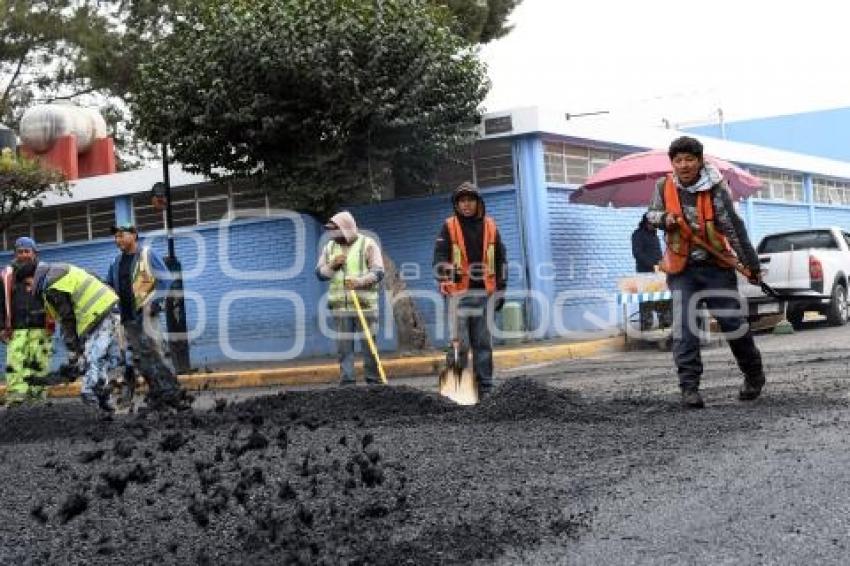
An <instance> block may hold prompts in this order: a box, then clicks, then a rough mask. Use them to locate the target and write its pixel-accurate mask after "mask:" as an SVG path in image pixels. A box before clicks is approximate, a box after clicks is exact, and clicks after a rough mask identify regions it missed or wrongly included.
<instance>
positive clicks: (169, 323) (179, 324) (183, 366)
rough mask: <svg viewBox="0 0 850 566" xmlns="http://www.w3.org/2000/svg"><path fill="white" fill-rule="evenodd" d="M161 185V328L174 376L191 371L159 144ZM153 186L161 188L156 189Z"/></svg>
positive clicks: (165, 159)
mask: <svg viewBox="0 0 850 566" xmlns="http://www.w3.org/2000/svg"><path fill="white" fill-rule="evenodd" d="M162 180H163V182H162V183H157V184H156V185H154V188H153V192H154V195H156V194H157V192H164V195H165V233H166V236H167V238H168V255H167V256H165V258H164V261H165V265H166V267H168V271H170V272H171V288H170V289H169V293H168V296H167V297H166V299H165V326H166V329H167V330H168V346H169V350H170V352H171V361H172V363H173V364H174V369H175V371H177V373H186V372H187V371H189V370H190V369H191V366H192V363H191V361H190V359H189V341H188V340H187V339H186V333H187V330H186V302H185V300H184V296H183V268H182V266H181V265H180V261H178V259H177V252H175V251H174V216H173V213H172V208H171V177H170V175H169V172H168V146H167V145H166V144H165V143H163V144H162ZM157 185H163V186H161V187H157Z"/></svg>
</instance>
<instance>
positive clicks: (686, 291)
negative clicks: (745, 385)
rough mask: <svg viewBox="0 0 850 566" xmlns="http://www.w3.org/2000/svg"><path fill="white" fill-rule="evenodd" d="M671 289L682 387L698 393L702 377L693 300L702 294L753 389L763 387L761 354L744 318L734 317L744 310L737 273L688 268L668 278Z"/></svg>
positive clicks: (699, 266) (710, 267)
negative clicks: (737, 311) (736, 311)
mask: <svg viewBox="0 0 850 566" xmlns="http://www.w3.org/2000/svg"><path fill="white" fill-rule="evenodd" d="M667 286H668V287H669V288H670V291H671V292H672V293H673V358H674V359H675V361H676V366H677V368H678V372H679V386H680V387H681V388H682V389H697V388H699V383H700V377H701V376H702V370H703V367H702V358H701V356H700V343H699V336H697V335H696V334H695V332H694V329H695V326H696V310H695V307H696V304H695V302H694V301H693V300H692V299H694V296H695V295H697V294H698V293H700V294H703V295H704V296H702V300H701V302H704V303H705V305H706V306H707V307H708V310H709V311H710V312H711V314H712V316H714V318H715V319H716V320H717V323H718V324H719V325H720V330H721V331H722V332H723V333H724V335H725V337H726V340H727V342H728V343H729V347H730V349H731V350H732V355H734V356H735V360H736V361H737V362H738V367H739V368H740V369H741V371H742V372H743V373H744V377H745V379H746V380H747V381H748V382H749V383H751V384H753V385H756V386H759V387H760V386H761V385H763V384H764V371H763V369H762V362H761V353H760V352H759V350H758V348H756V345H755V342H754V341H753V335H752V333H751V332H750V327H749V325H748V324H747V321H746V320H745V319H744V317H743V316H742V315H740V314H733V313H732V311H735V310H737V309H740V308H741V307H742V306H743V302H742V300H741V297H740V295H738V280H737V277H736V276H735V272H734V271H732V270H731V269H721V268H719V267H716V266H714V265H688V266H687V267H686V268H685V270H684V271H683V272H682V273H677V274H675V275H668V276H667ZM713 292H719V293H717V294H714V293H713ZM723 311H727V312H723Z"/></svg>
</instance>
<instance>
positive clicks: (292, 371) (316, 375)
mask: <svg viewBox="0 0 850 566" xmlns="http://www.w3.org/2000/svg"><path fill="white" fill-rule="evenodd" d="M624 346H625V343H624V340H623V337H622V336H615V337H612V338H603V339H599V340H589V341H586V342H536V343H533V344H523V345H519V346H503V347H500V348H497V349H495V350H494V352H493V358H494V364H495V366H496V368H497V369H499V370H504V369H511V368H516V367H521V366H525V365H533V364H540V363H545V362H553V361H558V360H571V359H578V358H587V357H590V356H593V355H596V354H599V353H603V352H615V351H621V350H623V349H624ZM382 362H383V364H384V370H385V371H386V374H387V379H388V380H389V381H390V382H392V381H393V379H394V378H404V377H412V376H422V375H433V376H434V377H435V378H436V376H437V374H438V373H439V372H440V371H441V370H442V368H443V367H444V365H445V354H444V353H443V352H436V351H435V352H433V353H429V354H424V355H415V356H389V357H386V358H384V359H382ZM357 367H358V370H360V371H362V364H361V363H360V362H358V364H357ZM338 379H339V365H338V364H337V363H336V362H335V361H334V362H321V363H301V364H299V363H296V362H293V363H291V364H289V365H281V366H279V367H272V368H263V369H250V370H238V371H227V370H219V371H214V372H209V373H194V374H190V375H181V376H180V382H181V383H182V384H183V385H184V386H185V387H186V388H187V389H190V390H201V389H204V390H206V389H243V388H257V387H273V386H281V385H284V386H286V385H289V386H295V385H310V384H322V383H334V382H336V381H337V380H338ZM5 393H6V386H5V385H2V386H0V396H2V397H5ZM79 393H80V383H79V381H76V382H74V383H69V384H67V385H57V386H53V387H50V388H49V389H48V395H49V396H50V397H76V396H77V395H79Z"/></svg>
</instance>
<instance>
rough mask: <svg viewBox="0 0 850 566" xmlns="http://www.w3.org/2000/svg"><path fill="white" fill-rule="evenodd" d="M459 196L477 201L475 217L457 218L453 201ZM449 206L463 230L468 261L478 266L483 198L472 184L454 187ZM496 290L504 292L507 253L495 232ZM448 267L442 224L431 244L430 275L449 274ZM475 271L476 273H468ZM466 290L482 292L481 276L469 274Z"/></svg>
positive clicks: (449, 259)
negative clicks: (432, 267) (466, 195)
mask: <svg viewBox="0 0 850 566" xmlns="http://www.w3.org/2000/svg"><path fill="white" fill-rule="evenodd" d="M462 194H471V195H473V196H475V197H476V198H477V199H478V215H477V216H476V217H475V218H466V217H465V216H463V215H461V214H460V212H458V209H457V201H458V199H459V198H460V196H461V195H462ZM452 207H453V209H454V213H455V216H457V218H458V220H460V227H461V231H463V241H464V244H466V257H467V258H468V259H469V263H470V265H472V264H479V265H480V264H481V263H482V262H483V260H484V258H483V254H484V216H485V206H484V199H483V198H482V197H481V192H480V191H479V190H478V189H477V188H475V187H474V186H473V185H469V184H465V185H461V186H460V187H458V189H457V190H455V192H454V194H453V195H452ZM495 247H496V250H495V252H496V253H495V257H494V259H495V264H496V290H497V291H504V290H505V288H506V287H507V284H508V274H507V257H506V256H507V253H506V251H505V244H504V243H503V242H502V236H501V234H500V233H499V230H498V228H497V229H496V246H495ZM451 264H452V240H451V236H450V235H449V227H448V226H447V225H446V223H445V222H443V226H442V228H441V229H440V235H439V236H437V241H436V243H435V244H434V264H433V265H434V273H435V274H436V275H437V277H438V278H439V277H442V276H446V275H449V274H450V273H451ZM472 271H473V272H475V271H476V270H472ZM469 288H470V289H484V280H483V278H482V277H480V276H479V277H475V276H474V273H472V274H470V282H469Z"/></svg>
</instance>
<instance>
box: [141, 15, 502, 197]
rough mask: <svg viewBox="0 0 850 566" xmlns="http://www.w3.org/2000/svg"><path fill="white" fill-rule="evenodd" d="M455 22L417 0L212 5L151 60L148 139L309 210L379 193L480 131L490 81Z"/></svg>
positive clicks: (145, 101)
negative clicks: (259, 177)
mask: <svg viewBox="0 0 850 566" xmlns="http://www.w3.org/2000/svg"><path fill="white" fill-rule="evenodd" d="M452 23H453V21H452V20H451V19H450V17H449V15H448V14H447V12H446V11H445V10H444V9H440V8H439V7H435V6H430V5H427V4H423V3H422V2H420V1H417V0H394V1H392V2H381V1H380V0H378V1H375V2H361V1H354V0H257V1H252V2H245V1H244V0H221V1H219V2H215V3H214V4H213V3H211V4H210V5H208V6H207V7H206V9H204V10H199V11H198V12H197V13H195V14H192V15H190V16H188V17H185V18H184V19H183V20H182V21H179V22H176V23H175V27H174V33H172V34H171V35H169V36H168V37H167V38H165V39H164V40H162V41H161V42H159V43H158V44H157V45H156V46H155V48H154V50H153V53H152V57H151V59H150V60H149V62H147V63H143V64H142V65H140V67H139V74H138V80H137V82H136V83H135V84H134V86H133V87H132V89H131V90H132V91H133V92H134V94H133V97H132V102H131V108H132V112H133V115H134V118H135V120H136V122H137V131H138V132H139V134H141V135H142V136H144V137H145V138H147V139H149V140H152V141H155V142H166V143H168V144H169V146H170V147H171V148H172V152H173V155H174V158H175V160H177V161H179V162H181V163H183V164H184V165H185V166H188V167H189V168H190V169H191V170H193V171H196V172H201V173H204V174H207V175H210V176H213V177H215V176H217V175H219V174H223V173H224V174H226V173H235V174H240V175H250V174H255V173H259V172H262V173H264V175H263V177H264V178H265V179H272V180H273V181H274V182H275V183H276V186H277V187H279V188H281V189H283V190H285V191H286V193H287V195H288V196H289V197H290V201H291V204H292V205H293V206H297V207H299V208H303V209H307V210H313V211H324V210H327V209H330V208H332V207H333V206H335V204H336V202H337V199H338V198H339V197H343V198H356V197H357V196H358V195H370V194H371V195H377V194H379V193H380V192H381V191H382V190H383V189H385V188H386V187H387V186H391V185H392V183H393V178H394V177H398V176H399V175H418V176H423V177H427V174H428V172H429V171H428V169H429V164H432V163H434V161H435V156H437V155H441V154H444V153H447V152H448V151H450V150H451V149H452V148H454V147H455V146H457V145H459V144H462V143H465V142H467V141H468V140H469V139H470V138H471V136H472V135H473V132H472V130H471V128H472V126H474V125H475V124H477V123H478V121H479V118H480V116H479V113H478V108H479V105H480V104H481V102H482V101H483V99H484V96H485V94H486V92H487V88H488V82H487V79H486V76H485V70H484V67H483V66H482V64H481V63H480V62H479V61H478V59H477V57H476V53H475V51H474V50H473V49H471V48H470V47H469V44H468V43H467V41H466V40H465V39H463V38H461V37H460V36H458V35H456V34H455V33H454V32H453V30H452V29H451V25H452Z"/></svg>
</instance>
